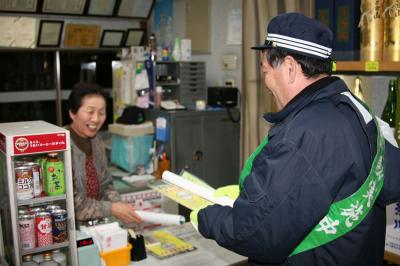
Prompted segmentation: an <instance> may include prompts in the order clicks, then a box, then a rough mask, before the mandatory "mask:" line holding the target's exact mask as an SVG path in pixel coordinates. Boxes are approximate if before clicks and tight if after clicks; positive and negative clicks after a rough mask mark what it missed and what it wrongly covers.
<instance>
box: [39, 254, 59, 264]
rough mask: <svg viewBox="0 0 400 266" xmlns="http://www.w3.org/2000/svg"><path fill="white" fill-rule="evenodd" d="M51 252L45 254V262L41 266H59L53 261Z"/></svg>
mask: <svg viewBox="0 0 400 266" xmlns="http://www.w3.org/2000/svg"><path fill="white" fill-rule="evenodd" d="M51 254H52V253H51V252H46V253H43V261H42V262H41V263H39V266H58V263H57V262H55V261H54V260H53V257H52V255H51Z"/></svg>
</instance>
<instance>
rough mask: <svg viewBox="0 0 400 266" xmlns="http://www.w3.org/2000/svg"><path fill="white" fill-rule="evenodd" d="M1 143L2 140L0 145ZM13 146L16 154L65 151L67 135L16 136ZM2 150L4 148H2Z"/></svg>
mask: <svg viewBox="0 0 400 266" xmlns="http://www.w3.org/2000/svg"><path fill="white" fill-rule="evenodd" d="M0 137H1V136H0ZM0 139H1V138H0ZM1 143H2V142H1V140H0V145H1ZM13 146H14V154H26V153H35V152H50V151H58V150H65V149H66V148H67V136H66V133H52V134H42V135H29V136H15V137H13ZM0 148H2V147H1V146H0ZM4 149H5V147H4Z"/></svg>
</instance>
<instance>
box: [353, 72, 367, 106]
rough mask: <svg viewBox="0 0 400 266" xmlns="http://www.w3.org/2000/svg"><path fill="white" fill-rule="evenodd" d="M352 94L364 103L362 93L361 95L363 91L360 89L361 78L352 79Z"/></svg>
mask: <svg viewBox="0 0 400 266" xmlns="http://www.w3.org/2000/svg"><path fill="white" fill-rule="evenodd" d="M353 93H354V95H355V96H356V97H357V98H358V99H360V100H361V101H363V102H365V97H364V93H363V90H362V87H361V78H360V77H356V78H355V79H354V87H353Z"/></svg>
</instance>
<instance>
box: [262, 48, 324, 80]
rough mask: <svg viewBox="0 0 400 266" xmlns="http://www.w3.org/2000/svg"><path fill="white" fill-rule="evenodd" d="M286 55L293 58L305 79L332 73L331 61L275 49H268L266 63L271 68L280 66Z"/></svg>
mask: <svg viewBox="0 0 400 266" xmlns="http://www.w3.org/2000/svg"><path fill="white" fill-rule="evenodd" d="M288 55H290V56H291V57H293V58H294V59H295V60H296V61H297V62H298V63H299V64H300V65H301V69H302V70H303V74H304V76H306V77H309V78H311V77H315V76H318V75H320V74H328V75H330V74H331V73H332V61H331V60H330V59H328V60H324V59H317V58H314V57H309V56H305V55H300V54H295V53H291V52H287V51H284V50H281V49H277V48H271V49H268V53H267V61H268V63H269V64H270V65H271V66H272V67H274V68H275V67H277V66H278V65H280V64H281V63H282V62H283V59H284V58H285V57H286V56H288Z"/></svg>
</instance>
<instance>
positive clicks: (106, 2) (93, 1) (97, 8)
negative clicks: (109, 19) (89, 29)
mask: <svg viewBox="0 0 400 266" xmlns="http://www.w3.org/2000/svg"><path fill="white" fill-rule="evenodd" d="M115 2H116V0H90V2H89V9H88V11H87V14H88V15H92V16H112V15H113V14H114V9H115Z"/></svg>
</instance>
